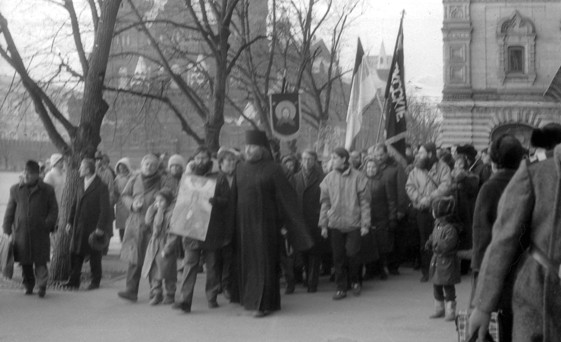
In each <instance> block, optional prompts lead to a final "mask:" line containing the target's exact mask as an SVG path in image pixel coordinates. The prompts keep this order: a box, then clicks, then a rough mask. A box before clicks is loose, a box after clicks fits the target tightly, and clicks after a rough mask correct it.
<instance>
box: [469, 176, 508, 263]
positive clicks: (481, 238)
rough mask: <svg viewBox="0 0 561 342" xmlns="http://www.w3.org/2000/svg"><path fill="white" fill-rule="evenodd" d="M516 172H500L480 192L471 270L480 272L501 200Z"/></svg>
mask: <svg viewBox="0 0 561 342" xmlns="http://www.w3.org/2000/svg"><path fill="white" fill-rule="evenodd" d="M515 172H516V170H509V169H501V170H498V171H497V172H496V173H495V174H493V175H492V176H491V178H489V180H488V181H487V182H485V183H484V184H483V186H482V187H481V190H479V194H478V195H477V200H476V201H475V210H474V213H473V226H472V227H473V228H472V236H473V248H472V256H471V269H472V270H474V271H479V268H480V267H481V261H482V260H483V255H484V254H485V251H486V250H487V247H488V246H489V243H490V242H491V231H492V229H493V223H495V219H496V218H497V207H498V206H499V199H500V198H501V195H502V193H503V191H504V189H505V188H506V186H507V185H508V182H509V181H510V179H511V178H512V176H514V173H515Z"/></svg>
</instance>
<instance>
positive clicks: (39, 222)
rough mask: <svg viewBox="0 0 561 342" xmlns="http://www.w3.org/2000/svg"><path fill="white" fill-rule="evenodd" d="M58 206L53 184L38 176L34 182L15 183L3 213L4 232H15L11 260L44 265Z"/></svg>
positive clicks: (48, 257)
mask: <svg viewBox="0 0 561 342" xmlns="http://www.w3.org/2000/svg"><path fill="white" fill-rule="evenodd" d="M57 217H58V206H57V202H56V197H55V191H54V189H53V187H52V186H50V185H48V184H45V183H43V181H42V180H39V181H38V182H37V184H36V185H34V186H31V187H29V186H27V185H24V184H16V185H14V186H12V187H11V188H10V199H9V200H8V206H7V207H6V213H5V214H4V225H3V229H4V233H5V234H7V235H11V234H14V236H13V241H14V261H17V262H19V263H21V264H22V265H28V264H32V263H35V264H39V265H44V264H46V263H47V262H49V260H50V253H51V242H50V241H51V240H50V237H49V233H51V232H53V231H54V229H55V225H56V221H57Z"/></svg>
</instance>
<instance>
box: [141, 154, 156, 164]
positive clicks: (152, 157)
mask: <svg viewBox="0 0 561 342" xmlns="http://www.w3.org/2000/svg"><path fill="white" fill-rule="evenodd" d="M146 160H152V161H153V162H154V163H158V162H159V161H160V160H159V159H158V157H156V155H155V154H153V153H148V154H147V155H145V156H144V157H142V161H141V163H144V161H146Z"/></svg>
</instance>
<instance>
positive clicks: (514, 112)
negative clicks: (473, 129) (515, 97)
mask: <svg viewBox="0 0 561 342" xmlns="http://www.w3.org/2000/svg"><path fill="white" fill-rule="evenodd" d="M541 121H542V120H541V117H540V115H539V113H538V111H537V110H535V109H532V108H524V107H521V108H515V107H508V108H500V109H499V110H497V111H495V112H494V113H493V114H492V116H491V120H489V124H488V127H487V128H488V132H489V141H492V140H493V139H495V138H496V137H498V136H500V135H503V134H505V133H509V134H513V135H514V136H516V137H517V138H518V139H519V140H520V142H521V143H522V144H523V145H524V146H526V147H529V144H530V136H531V134H532V129H534V128H536V127H539V126H540V124H541Z"/></svg>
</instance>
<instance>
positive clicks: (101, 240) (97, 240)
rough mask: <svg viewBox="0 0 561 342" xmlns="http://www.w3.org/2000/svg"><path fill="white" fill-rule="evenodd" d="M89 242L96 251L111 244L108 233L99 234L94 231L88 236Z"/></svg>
mask: <svg viewBox="0 0 561 342" xmlns="http://www.w3.org/2000/svg"><path fill="white" fill-rule="evenodd" d="M88 244H89V245H90V247H91V248H92V249H93V250H94V251H102V250H104V249H105V248H107V246H109V238H108V237H107V234H103V235H97V234H96V233H95V232H92V233H91V234H90V236H89V237H88Z"/></svg>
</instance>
